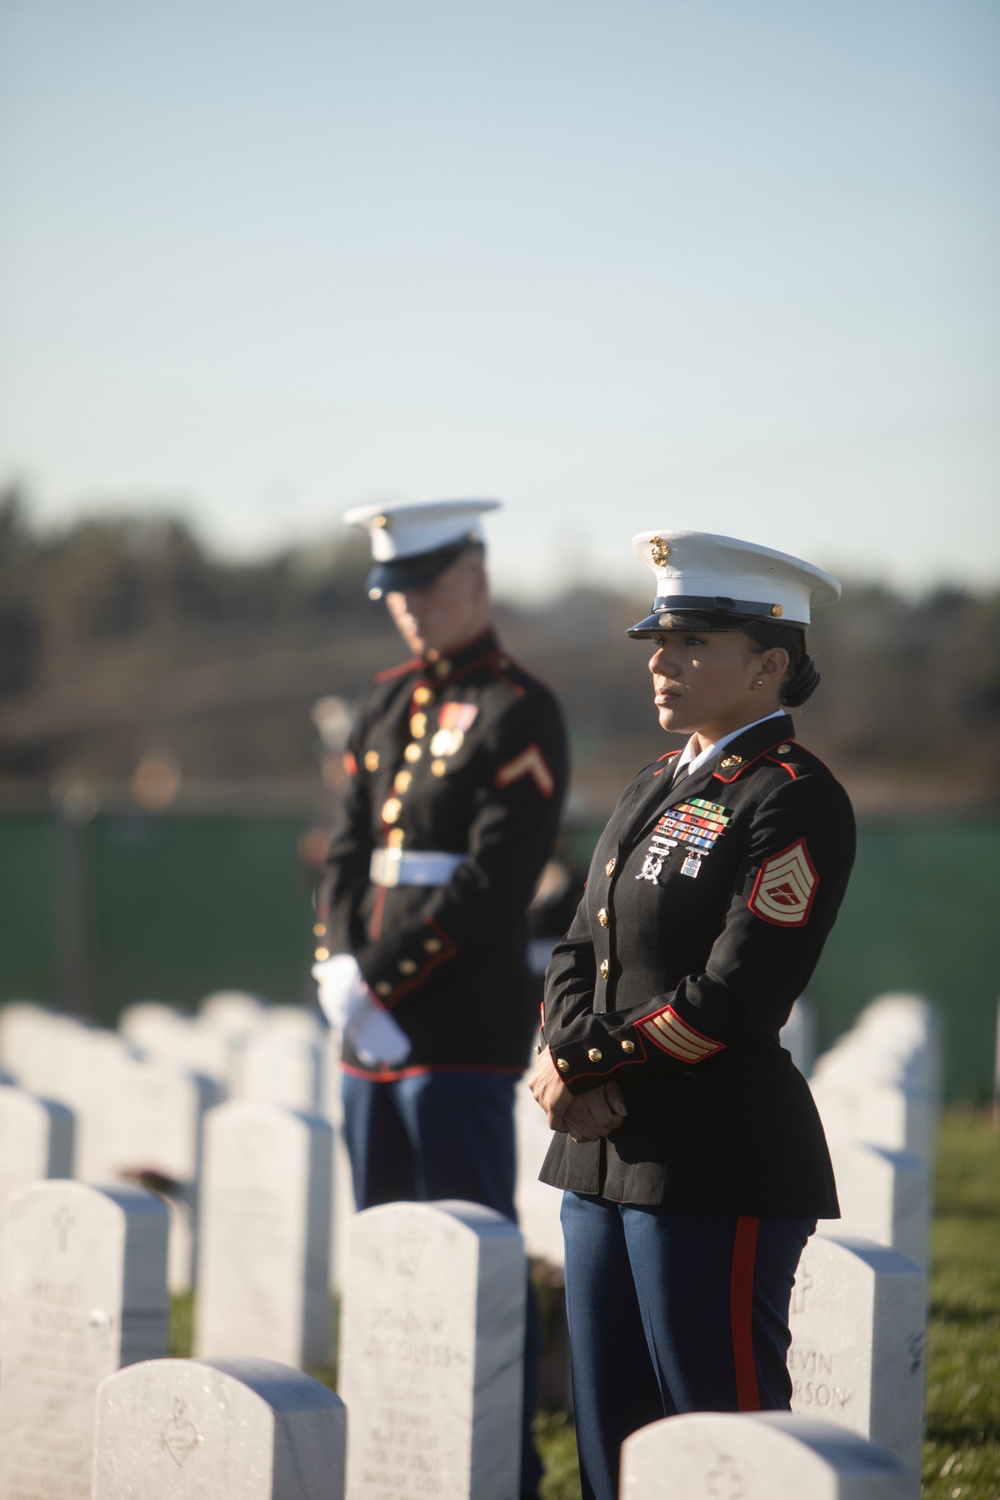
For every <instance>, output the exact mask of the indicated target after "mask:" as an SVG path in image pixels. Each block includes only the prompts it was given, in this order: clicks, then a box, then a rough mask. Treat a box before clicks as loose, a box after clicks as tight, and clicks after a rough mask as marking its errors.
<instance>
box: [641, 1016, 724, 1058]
mask: <svg viewBox="0 0 1000 1500" xmlns="http://www.w3.org/2000/svg"><path fill="white" fill-rule="evenodd" d="M638 1025H639V1030H640V1031H641V1032H642V1033H643V1035H644V1036H646V1037H648V1038H649V1040H650V1041H651V1042H653V1043H654V1045H655V1046H657V1047H659V1048H660V1050H661V1051H662V1052H668V1053H669V1054H670V1056H671V1057H675V1058H676V1059H677V1061H678V1062H685V1063H699V1062H703V1061H704V1059H705V1058H706V1057H711V1055H712V1053H713V1052H724V1051H725V1050H726V1046H725V1043H724V1042H716V1041H713V1039H712V1038H711V1037H710V1036H704V1035H703V1034H702V1032H700V1031H696V1030H695V1029H694V1027H693V1026H689V1025H688V1024H687V1022H686V1021H682V1020H681V1018H680V1016H679V1015H678V1014H677V1012H676V1011H675V1010H674V1008H673V1006H672V1005H668V1006H667V1008H666V1009H665V1010H658V1011H656V1012H655V1014H654V1015H651V1016H647V1017H646V1018H645V1020H643V1021H640V1022H639V1023H638Z"/></svg>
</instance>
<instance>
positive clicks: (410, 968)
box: [396, 958, 417, 974]
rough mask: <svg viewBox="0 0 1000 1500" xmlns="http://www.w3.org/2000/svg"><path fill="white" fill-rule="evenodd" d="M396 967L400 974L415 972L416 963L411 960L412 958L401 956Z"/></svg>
mask: <svg viewBox="0 0 1000 1500" xmlns="http://www.w3.org/2000/svg"><path fill="white" fill-rule="evenodd" d="M396 967H397V968H398V970H399V972H400V973H401V974H415V973H416V972H417V965H416V964H415V963H414V962H413V959H412V958H401V959H400V960H399V963H398V964H397V965H396Z"/></svg>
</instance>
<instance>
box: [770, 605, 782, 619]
mask: <svg viewBox="0 0 1000 1500" xmlns="http://www.w3.org/2000/svg"><path fill="white" fill-rule="evenodd" d="M771 613H772V615H773V616H774V618H775V619H776V620H780V619H781V617H782V615H783V614H784V613H785V607H784V605H783V604H772V605H771Z"/></svg>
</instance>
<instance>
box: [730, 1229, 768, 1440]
mask: <svg viewBox="0 0 1000 1500" xmlns="http://www.w3.org/2000/svg"><path fill="white" fill-rule="evenodd" d="M759 1228H760V1220H759V1219H750V1218H745V1217H743V1216H742V1215H741V1216H740V1217H739V1218H738V1219H737V1220H736V1239H735V1241H734V1242H733V1279H732V1281H731V1283H730V1287H729V1315H730V1318H731V1320H732V1325H733V1363H734V1365H735V1366H736V1400H737V1404H738V1406H739V1409H740V1411H760V1396H759V1394H758V1391H757V1368H756V1366H755V1364H754V1362H753V1271H754V1260H755V1258H756V1255H757V1231H758V1229H759Z"/></svg>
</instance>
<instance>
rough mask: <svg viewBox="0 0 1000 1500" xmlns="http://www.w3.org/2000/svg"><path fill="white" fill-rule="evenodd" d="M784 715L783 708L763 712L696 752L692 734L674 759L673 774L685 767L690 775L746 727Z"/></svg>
mask: <svg viewBox="0 0 1000 1500" xmlns="http://www.w3.org/2000/svg"><path fill="white" fill-rule="evenodd" d="M784 717H785V710H784V709H783V708H776V709H775V711H774V713H773V714H765V715H764V717H763V718H762V719H754V721H753V723H751V724H743V725H741V727H740V728H739V729H734V730H733V732H732V734H724V735H723V736H722V738H721V739H720V740H716V741H715V743H714V745H708V746H707V747H706V748H705V749H704V750H701V751H698V752H696V751H695V748H694V735H692V736H691V738H690V739H689V740H688V742H687V744H686V745H685V746H684V749H683V750H682V751H681V753H680V755H679V757H678V758H677V760H675V761H674V775H675V776H677V775H679V774H680V771H681V768H682V767H685V768H686V769H687V774H688V775H689V776H690V775H692V774H693V773H694V772H695V771H697V770H698V768H699V766H703V765H704V764H705V762H706V761H707V760H711V758H712V756H713V755H717V754H718V752H719V751H720V750H721V749H723V747H724V746H725V745H728V744H729V742H730V741H731V740H735V739H738V738H739V736H740V735H741V734H746V732H747V730H748V729H756V727H757V725H758V724H766V723H767V721H768V719H783V718H784Z"/></svg>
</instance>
